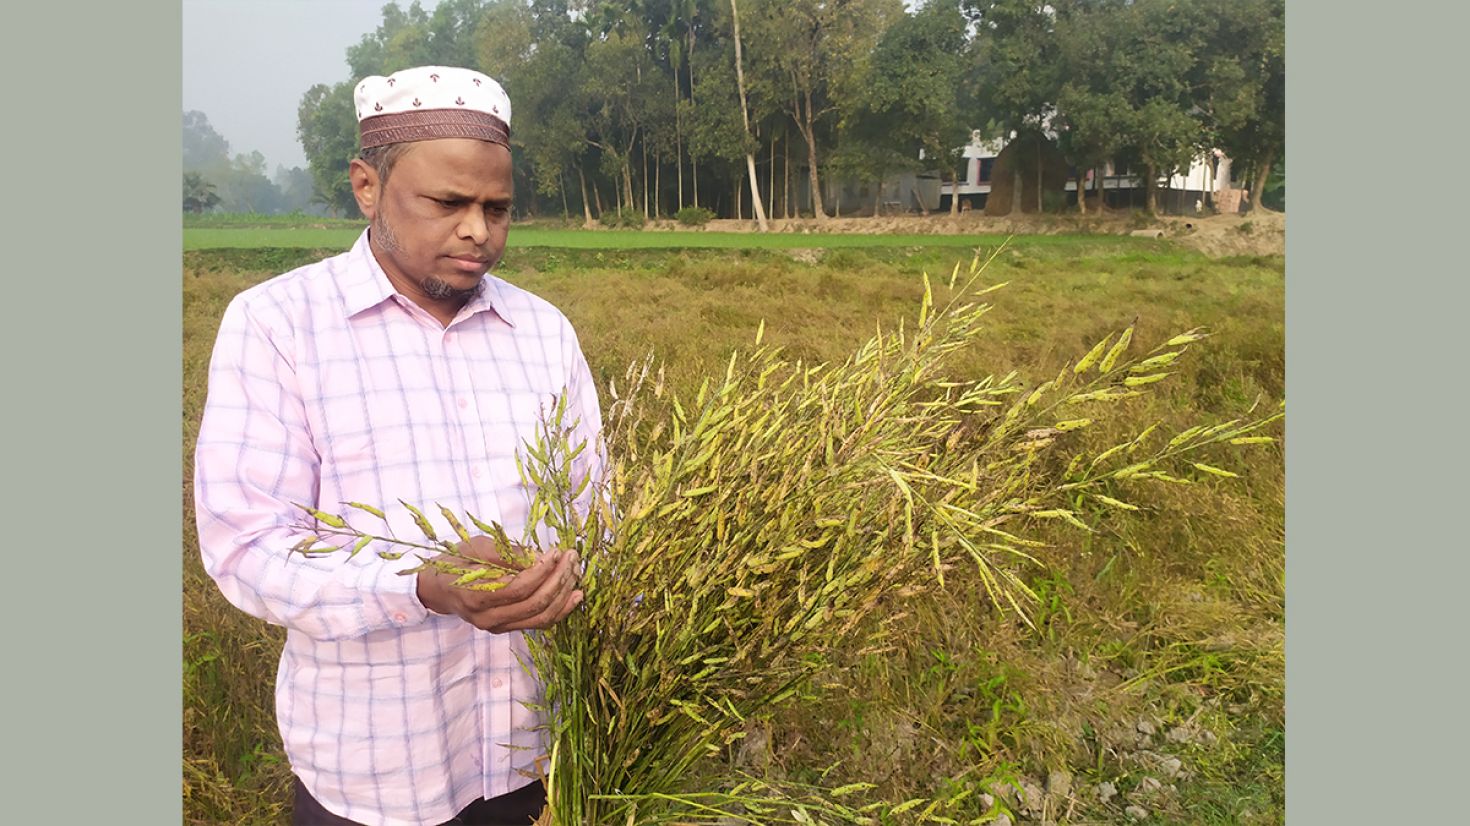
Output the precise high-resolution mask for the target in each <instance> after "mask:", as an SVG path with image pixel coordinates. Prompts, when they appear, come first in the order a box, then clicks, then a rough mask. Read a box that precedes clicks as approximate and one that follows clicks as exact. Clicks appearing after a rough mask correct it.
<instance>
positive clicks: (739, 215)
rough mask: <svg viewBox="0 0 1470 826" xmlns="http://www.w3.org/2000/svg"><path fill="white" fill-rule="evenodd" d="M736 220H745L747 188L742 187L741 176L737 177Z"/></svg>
mask: <svg viewBox="0 0 1470 826" xmlns="http://www.w3.org/2000/svg"><path fill="white" fill-rule="evenodd" d="M735 220H737V221H744V220H745V188H744V187H742V186H741V185H740V176H739V175H736V176H735Z"/></svg>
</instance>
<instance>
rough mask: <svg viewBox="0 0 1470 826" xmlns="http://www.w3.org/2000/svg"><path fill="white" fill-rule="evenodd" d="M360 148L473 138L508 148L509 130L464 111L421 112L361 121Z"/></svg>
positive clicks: (487, 117)
mask: <svg viewBox="0 0 1470 826" xmlns="http://www.w3.org/2000/svg"><path fill="white" fill-rule="evenodd" d="M358 128H359V131H360V133H361V135H362V148H363V149H370V148H372V147H374V146H384V145H386V144H390V143H406V142H409V141H427V140H434V139H435V138H474V139H476V140H482V141H490V142H491V143H498V144H500V145H502V146H504V147H505V148H507V149H509V148H510V127H509V126H507V125H506V123H505V121H503V120H501V119H500V118H497V117H495V116H494V115H491V114H488V113H486V112H481V111H478V110H466V109H421V110H417V111H413V112H390V113H389V114H386V115H373V116H372V117H370V118H363V120H362V122H361V123H360V124H359V125H358Z"/></svg>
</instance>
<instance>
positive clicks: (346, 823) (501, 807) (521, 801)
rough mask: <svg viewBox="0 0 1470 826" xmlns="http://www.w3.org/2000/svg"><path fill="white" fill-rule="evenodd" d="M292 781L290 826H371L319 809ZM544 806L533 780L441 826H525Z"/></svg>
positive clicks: (542, 790)
mask: <svg viewBox="0 0 1470 826" xmlns="http://www.w3.org/2000/svg"><path fill="white" fill-rule="evenodd" d="M293 780H294V781H295V783H294V785H295V792H294V793H293V795H292V809H293V811H292V815H291V823H292V826H372V824H360V823H356V822H354V821H351V820H348V819H346V818H344V817H338V816H337V815H334V814H332V813H331V812H329V811H327V810H326V809H324V808H322V804H320V803H318V802H317V801H316V798H314V797H312V796H311V793H310V792H308V791H307V790H306V787H305V786H303V785H301V780H300V778H293ZM545 806H546V787H545V786H543V785H542V784H541V781H540V780H537V781H536V782H534V783H532V784H530V785H529V786H522V787H521V788H519V789H516V790H515V791H513V792H508V793H506V794H503V795H501V796H499V797H492V798H490V799H489V800H486V799H485V798H483V797H482V798H480V799H479V800H476V801H475V802H473V803H471V804H470V805H468V806H466V807H464V810H463V811H461V812H460V813H459V814H458V815H455V817H454V819H453V820H450V821H448V822H447V823H445V824H444V826H459V824H464V826H528V824H530V823H532V822H534V821H535V820H536V818H537V817H538V816H539V815H540V814H541V809H542V808H544V807H545Z"/></svg>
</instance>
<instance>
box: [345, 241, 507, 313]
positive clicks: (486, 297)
mask: <svg viewBox="0 0 1470 826" xmlns="http://www.w3.org/2000/svg"><path fill="white" fill-rule="evenodd" d="M338 283H339V284H340V285H341V287H340V289H341V291H342V302H343V306H344V307H345V308H346V310H347V316H348V317H349V318H351V317H352V316H355V315H357V314H358V313H360V312H362V311H364V310H367V309H369V308H371V307H376V306H377V305H379V304H381V303H383V302H384V301H387V300H388V299H390V298H392V297H393V296H394V295H395V294H396V293H397V292H398V291H397V290H395V289H394V288H393V282H391V281H389V280H388V274H387V273H385V272H383V267H382V265H381V264H379V263H378V259H377V257H376V256H374V255H373V250H372V247H370V246H369V245H368V232H367V230H366V229H364V230H363V231H362V234H361V235H359V236H358V237H357V242H356V243H354V244H353V245H352V249H351V250H349V251H348V253H347V268H346V272H345V273H343V275H342V276H341V277H340V278H339V279H338ZM501 283H502V282H501V281H500V279H499V278H496V277H495V276H493V275H491V274H489V273H486V274H485V279H484V285H485V286H484V287H483V288H482V289H481V290H480V292H479V294H477V295H476V296H475V297H474V298H471V299H470V301H469V303H468V304H466V305H465V306H464V309H462V310H461V311H460V313H459V317H460V318H469V317H470V316H473V315H475V314H476V313H480V312H484V311H485V310H489V311H491V312H494V313H495V314H496V315H497V316H499V317H500V319H501V320H502V321H504V322H505V323H506V324H509V325H510V326H512V327H514V326H515V322H514V321H513V320H512V319H511V316H510V313H509V312H508V310H507V301H506V300H505V294H504V292H503V291H502V290H501Z"/></svg>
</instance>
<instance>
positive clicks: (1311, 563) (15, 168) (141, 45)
mask: <svg viewBox="0 0 1470 826" xmlns="http://www.w3.org/2000/svg"><path fill="white" fill-rule="evenodd" d="M79 15H80V16H83V17H84V19H82V20H79ZM179 15H180V11H179V8H178V6H177V4H176V3H168V4H165V3H129V4H112V5H102V6H95V7H87V8H86V9H85V10H83V9H82V8H81V7H78V6H75V5H69V4H64V5H56V6H45V7H42V6H29V7H27V8H26V9H25V11H24V13H23V14H12V16H11V17H10V20H9V21H8V24H7V27H6V28H7V34H9V35H10V37H8V38H7V40H8V41H10V42H7V44H6V48H5V49H4V50H0V55H3V56H0V61H3V63H0V65H3V67H4V73H5V75H6V76H9V77H11V78H16V79H19V80H20V81H22V82H19V83H17V84H16V85H15V86H14V87H12V88H13V89H14V90H15V93H14V94H13V96H12V97H11V98H10V99H9V101H8V109H9V112H8V114H7V126H8V128H7V129H6V130H5V137H4V139H3V140H4V145H5V147H6V149H7V150H8V151H7V152H6V153H5V156H6V157H7V159H8V160H9V161H10V163H9V164H8V167H9V168H8V170H7V184H8V186H7V190H8V195H9V204H8V206H9V209H7V214H8V217H9V221H8V222H7V223H8V227H7V229H8V230H10V232H7V235H8V236H9V237H8V240H9V241H10V243H9V244H8V245H7V252H8V253H9V254H10V256H12V260H11V261H10V262H9V263H10V264H11V266H10V267H9V272H8V276H9V282H8V284H7V286H8V288H9V290H10V293H9V296H8V306H9V309H10V313H9V318H8V319H7V323H6V324H5V325H0V330H3V333H0V335H3V337H4V338H3V342H4V344H5V347H4V353H5V363H6V376H7V379H8V380H9V381H8V385H9V386H8V388H7V392H6V399H7V401H8V404H6V405H5V407H6V408H7V412H8V413H9V414H10V415H9V416H8V417H7V424H8V430H9V435H10V438H9V440H8V441H9V443H10V444H9V448H10V449H9V451H8V454H9V455H8V456H7V462H6V465H7V467H8V469H9V471H10V473H9V476H10V480H11V484H10V485H9V486H8V493H7V497H6V501H7V505H8V507H7V509H6V510H7V513H8V514H9V515H10V516H11V520H10V521H11V523H12V524H11V534H10V537H9V540H10V541H9V542H8V543H7V548H6V550H7V552H8V553H9V555H10V558H11V563H10V572H11V577H12V584H11V587H10V594H11V598H10V600H9V601H8V603H7V611H6V615H7V618H8V620H9V622H8V623H7V626H8V627H7V632H8V633H7V635H6V636H7V642H8V644H9V647H10V648H11V650H13V651H18V652H19V653H20V657H21V662H19V663H13V664H12V667H11V669H8V673H9V677H10V680H9V681H10V683H11V686H12V687H13V688H14V689H15V691H16V692H18V693H11V692H7V695H6V696H7V699H8V701H9V702H8V705H9V706H10V708H11V710H12V713H11V715H10V716H11V720H12V721H13V725H14V727H15V728H16V731H17V735H18V736H17V737H16V739H15V740H13V741H12V743H13V744H16V745H19V748H17V747H16V745H13V746H12V748H13V749H14V751H13V752H12V754H13V757H14V758H15V759H14V761H13V763H12V765H18V766H19V767H20V771H19V772H18V773H13V774H11V776H10V778H9V779H10V783H8V784H7V785H10V787H11V788H14V789H19V790H21V791H22V793H21V794H19V795H13V796H12V797H11V799H10V801H9V805H8V806H7V807H6V808H7V810H9V811H8V814H9V817H10V818H16V819H15V820H13V821H12V822H25V823H41V822H78V819H79V818H80V819H82V820H85V819H88V818H87V817H85V816H82V815H80V814H78V813H79V811H80V810H79V809H78V807H80V806H97V807H101V808H100V810H99V811H98V814H103V816H104V817H105V818H106V819H109V820H111V819H118V820H120V821H121V820H127V821H135V820H136V821H139V822H144V820H145V818H146V822H166V821H170V820H172V818H173V817H174V816H175V815H178V814H179V813H180V812H181V808H182V807H181V802H180V800H179V798H178V790H179V789H180V768H179V759H180V754H181V744H180V737H179V734H180V732H179V722H180V715H181V699H180V696H179V687H178V686H179V684H178V675H179V673H180V672H179V668H180V664H179V659H178V657H179V651H180V642H181V636H180V635H181V616H180V605H179V587H180V582H181V574H180V571H179V569H178V555H177V554H178V548H179V539H180V532H181V522H180V499H179V496H180V487H179V485H180V483H181V480H182V474H181V469H182V465H181V464H180V463H181V461H182V459H183V457H182V456H181V452H180V430H179V422H180V410H179V396H180V394H179V389H180V378H179V376H180V367H179V361H180V302H181V299H180V295H179V278H180V256H179V249H180V234H181V233H180V229H179V212H178V210H179V207H178V168H179V137H178V136H179V131H178V119H179V117H180V112H181V108H180V102H179V101H180V82H179V71H180V69H179V42H180V24H179ZM1467 23H1470V10H1467V9H1466V8H1464V7H1461V6H1457V5H1455V4H1438V3H1437V4H1433V5H1432V6H1431V5H1430V4H1427V3H1421V4H1404V3H1400V4H1396V5H1394V6H1392V7H1378V8H1376V10H1374V11H1366V10H1364V7H1362V6H1356V5H1352V6H1350V5H1348V4H1336V3H1323V4H1316V5H1314V6H1311V7H1309V6H1308V5H1307V4H1306V3H1305V2H1302V1H1301V0H1292V2H1290V3H1289V8H1288V44H1289V45H1288V95H1289V104H1288V105H1289V113H1290V114H1289V120H1290V127H1289V135H1290V137H1289V138H1288V147H1289V150H1288V155H1289V157H1290V158H1291V173H1292V174H1291V180H1292V186H1291V188H1290V190H1291V204H1292V206H1293V209H1292V210H1291V221H1290V223H1291V229H1290V233H1289V241H1288V267H1287V270H1288V288H1287V301H1288V327H1287V342H1288V345H1287V349H1288V370H1289V372H1290V384H1289V387H1290V391H1289V393H1290V398H1291V415H1290V416H1289V417H1288V421H1287V430H1288V434H1289V436H1288V447H1287V463H1288V480H1289V481H1288V491H1289V493H1288V497H1289V515H1288V527H1287V536H1288V548H1289V552H1288V557H1287V559H1288V561H1287V572H1288V573H1287V575H1288V587H1289V593H1290V600H1289V605H1288V610H1287V615H1288V624H1289V627H1290V631H1289V636H1288V643H1287V650H1288V658H1287V675H1288V700H1287V708H1288V720H1289V724H1288V731H1289V734H1290V743H1289V748H1288V758H1287V764H1288V772H1287V778H1288V781H1287V785H1288V812H1289V814H1290V820H1291V822H1294V823H1302V824H1308V823H1327V822H1331V823H1354V822H1370V821H1371V822H1404V823H1415V822H1439V821H1441V820H1443V819H1444V818H1445V817H1446V816H1447V813H1449V812H1452V811H1456V810H1460V809H1462V808H1463V804H1461V803H1459V802H1457V799H1458V797H1459V794H1458V793H1459V790H1460V786H1461V785H1462V783H1463V780H1462V777H1461V775H1462V772H1461V771H1459V769H1460V768H1461V767H1463V765H1464V748H1465V746H1464V744H1463V742H1462V740H1463V737H1464V734H1465V727H1466V717H1465V711H1464V708H1465V702H1464V700H1463V695H1464V694H1465V686H1466V684H1467V680H1466V677H1467V673H1466V671H1467V667H1466V665H1465V662H1464V656H1463V652H1464V650H1465V643H1464V633H1463V632H1464V630H1465V629H1466V627H1467V622H1466V620H1465V616H1464V614H1463V612H1462V611H1461V609H1460V608H1459V597H1460V595H1461V593H1462V591H1463V585H1464V583H1466V582H1467V581H1470V562H1467V555H1466V554H1465V553H1464V551H1463V550H1461V549H1462V548H1463V547H1464V545H1465V544H1466V542H1465V534H1466V532H1465V530H1464V528H1463V527H1461V525H1460V522H1461V517H1462V513H1463V511H1464V505H1463V504H1462V502H1461V501H1460V499H1461V498H1462V497H1463V494H1464V493H1465V491H1466V490H1467V488H1470V486H1467V482H1466V474H1467V468H1470V463H1467V461H1466V458H1467V456H1466V449H1465V446H1466V438H1465V436H1464V425H1463V419H1464V416H1463V413H1462V411H1463V410H1464V409H1465V401H1466V398H1465V397H1466V391H1465V389H1464V385H1465V381H1466V374H1467V372H1470V371H1467V369H1466V362H1467V360H1466V357H1465V356H1466V351H1467V348H1466V346H1465V344H1464V342H1463V340H1462V339H1461V338H1460V333H1461V332H1462V330H1463V328H1464V327H1465V326H1466V325H1465V322H1464V321H1463V318H1462V316H1463V313H1464V308H1466V307H1467V306H1470V300H1467V299H1470V295H1467V292H1470V290H1467V286H1466V279H1465V277H1464V275H1463V273H1464V272H1465V269H1466V265H1465V259H1464V255H1463V253H1460V254H1459V255H1455V254H1454V253H1455V252H1457V251H1456V250H1452V249H1451V245H1452V244H1455V242H1457V241H1461V240H1463V239H1464V238H1465V237H1466V235H1467V232H1466V231H1464V230H1462V229H1461V227H1460V224H1461V223H1462V222H1463V216H1464V214H1465V213H1466V211H1467V210H1466V203H1465V201H1466V197H1465V196H1464V195H1461V194H1460V193H1461V192H1462V191H1467V192H1470V188H1467V187H1466V186H1465V185H1463V184H1460V183H1459V180H1460V177H1461V176H1460V174H1459V168H1460V166H1461V164H1460V163H1459V160H1460V159H1461V158H1462V157H1463V156H1464V152H1463V147H1462V146H1461V144H1462V143H1463V142H1464V139H1465V136H1466V135H1467V134H1470V130H1467V129H1466V119H1467V116H1466V114H1465V112H1464V107H1463V106H1462V105H1460V104H1457V103H1455V101H1458V100H1462V99H1463V97H1464V93H1463V88H1462V82H1463V79H1464V78H1465V77H1466V71H1465V68H1464V66H1463V56H1464V53H1465V46H1464V45H1463V43H1462V42H1461V40H1462V33H1463V32H1464V31H1466V30H1467ZM37 35H42V36H37ZM48 35H49V36H48ZM63 36H64V37H63ZM17 218H19V221H18V222H17V221H16V219H17ZM11 233H13V234H11ZM15 256H18V257H19V260H14V257H15ZM12 784H13V785H12ZM1452 796H1453V798H1454V799H1452ZM1451 806H1454V807H1455V808H1451ZM11 812H13V813H14V814H10V813H11ZM17 815H19V818H17Z"/></svg>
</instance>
